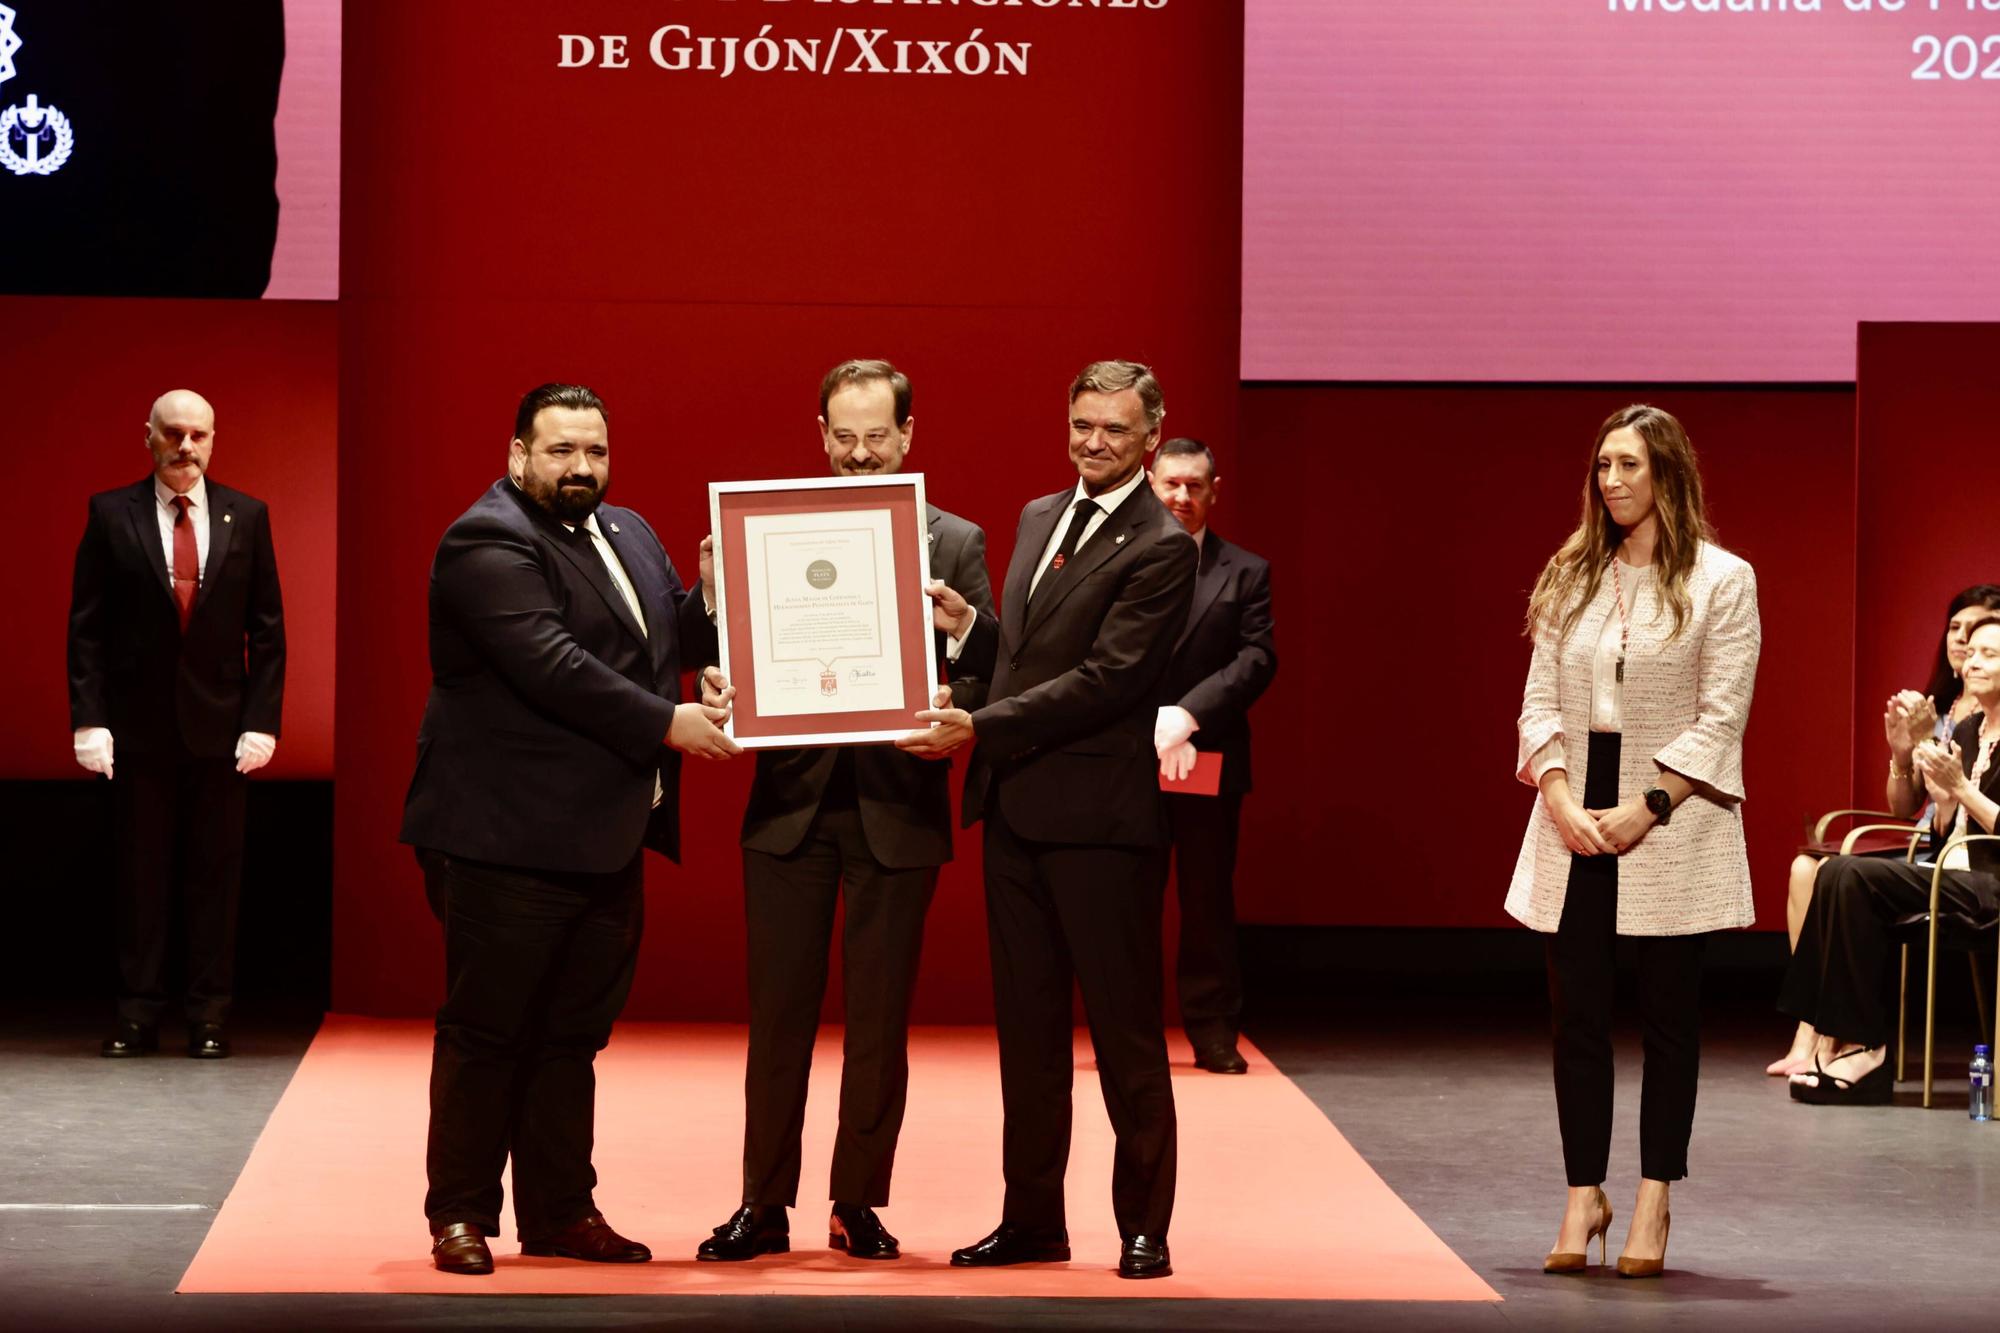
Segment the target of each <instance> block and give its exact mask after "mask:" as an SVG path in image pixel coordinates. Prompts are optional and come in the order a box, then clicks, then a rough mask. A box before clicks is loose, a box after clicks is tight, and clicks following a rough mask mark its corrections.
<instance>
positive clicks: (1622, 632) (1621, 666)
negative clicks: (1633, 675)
mask: <svg viewBox="0 0 2000 1333" xmlns="http://www.w3.org/2000/svg"><path fill="white" fill-rule="evenodd" d="M1611 596H1612V598H1613V599H1614V600H1615V601H1616V602H1617V603H1618V683H1619V684H1620V685H1623V684H1624V683H1625V652H1626V650H1627V649H1628V648H1629V647H1631V644H1632V622H1631V621H1630V620H1629V619H1627V618H1626V615H1625V580H1624V579H1623V578H1622V577H1620V576H1619V573H1618V553H1617V552H1616V551H1613V552H1612V553H1611Z"/></svg>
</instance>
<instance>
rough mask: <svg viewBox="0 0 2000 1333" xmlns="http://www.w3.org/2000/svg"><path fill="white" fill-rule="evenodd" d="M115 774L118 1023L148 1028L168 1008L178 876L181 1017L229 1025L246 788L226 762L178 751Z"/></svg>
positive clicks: (126, 764)
mask: <svg viewBox="0 0 2000 1333" xmlns="http://www.w3.org/2000/svg"><path fill="white" fill-rule="evenodd" d="M115 771H116V776H115V777H114V778H113V779H112V781H111V794H112V806H113V809H114V811H115V819H116V828H117V839H118V851H117V867H118V878H117V890H116V892H117V911H116V914H115V917H116V926H115V936H116V940H117V948H118V973H119V979H120V986H121V989H122V992H123V993H122V994H121V996H120V997H119V1001H118V1016H119V1017H120V1018H122V1019H125V1020H127V1021H129V1022H133V1023H137V1024H139V1025H141V1026H142V1027H152V1026H153V1025H155V1024H156V1023H158V1022H159V1021H160V1015H161V1014H162V1013H163V1012H164V1011H165V1010H166V1007H167V991H166V959H167V934H168V928H169V923H170V922H171V920H172V917H173V902H174V886H175V881H176V878H178V880H179V884H180V889H181V894H180V897H181V904H182V916H183V918H184V925H185V929H186V933H187V997H186V1012H187V1020H188V1022H189V1023H190V1024H193V1023H222V1022H226V1021H227V1020H228V1017H229V1002H230V999H231V996H232V992H233V989H234V983H235V977H236V912H237V904H238V902H239V901H240V899H241V897H242V887H243V803H244V791H245V788H246V787H247V786H248V783H247V782H246V780H245V779H244V777H243V775H242V774H241V773H238V772H237V771H236V764H235V762H234V761H233V760H228V759H197V758H194V757H193V756H191V755H188V754H186V753H185V752H180V753H176V754H171V755H164V756H158V757H139V756H134V757H132V758H129V759H120V760H119V761H118V763H117V766H116V770H115ZM177 872H178V873H177Z"/></svg>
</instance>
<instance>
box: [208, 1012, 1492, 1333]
mask: <svg viewBox="0 0 2000 1333" xmlns="http://www.w3.org/2000/svg"><path fill="white" fill-rule="evenodd" d="M1077 1041H1078V1045H1077V1079H1076V1108H1077V1116H1076V1137H1075V1146H1074V1149H1073V1151H1072V1153H1071V1158H1070V1171H1069V1225H1070V1239H1071V1244H1072V1247H1073V1250H1074V1253H1075V1260H1074V1262H1072V1263H1069V1264H1067V1265H1063V1264H1050V1265H1037V1266H1032V1267H1026V1268H1013V1269H955V1268H952V1267H950V1265H949V1262H948V1261H949V1258H950V1252H951V1250H952V1249H953V1248H954V1247H956V1246H959V1245H965V1244H969V1243H970V1242H972V1241H974V1240H977V1239H978V1238H979V1237H980V1236H981V1235H983V1234H985V1232H986V1231H987V1229H988V1228H989V1227H991V1226H992V1225H993V1224H994V1223H995V1222H997V1221H998V1220H999V1217H1000V1192H1001V1188H1000V1088H999V1070H998V1063H997V1056H996V1053H995V1050H994V1045H993V1034H992V1032H991V1031H990V1030H989V1029H981V1028H925V1029H919V1030H918V1031H917V1032H916V1033H914V1034H913V1035H912V1038H911V1066H912V1068H911V1077H910V1109H909V1116H908V1119H907V1120H906V1122H905V1125H904V1130H903V1140H902V1145H901V1148H900V1150H899V1152H898V1154H897V1160H896V1186H895V1201H894V1204H893V1206H892V1207H890V1208H888V1209H886V1210H884V1212H883V1220H884V1221H885V1222H886V1223H887V1224H888V1226H889V1228H890V1230H892V1231H894V1232H895V1233H896V1234H897V1236H899V1237H900V1238H901V1239H902V1242H903V1254H904V1257H903V1258H902V1259H901V1260H900V1261H897V1262H892V1263H876V1262H867V1261H863V1260H851V1259H848V1258H847V1257H846V1256H844V1255H841V1254H836V1253H833V1252H830V1251H828V1250H827V1249H826V1248H825V1239H824V1237H825V1232H824V1230H823V1229H822V1227H821V1219H822V1218H823V1217H824V1216H825V1203H824V1202H823V1200H822V1197H821V1196H822V1195H823V1193H824V1188H825V1181H826V1166H827V1161H828V1155H829V1152H830V1150H831V1148H830V1145H831V1140H832V1130H833V1106H834V1099H835V1095H836V1089H837V1087H838V1082H837V1080H838V1076H839V1069H840V1032H839V1030H838V1029H828V1030H826V1031H824V1032H822V1033H821V1037H820V1045H819V1049H818V1052H817V1054H816V1058H815V1061H814V1065H813V1083H812V1101H811V1105H810V1107H809V1109H808V1112H807V1116H806V1140H805V1161H806V1169H805V1179H804V1181H803V1183H802V1184H801V1187H800V1191H799V1193H800V1202H801V1204H802V1205H803V1206H801V1207H800V1208H798V1209H796V1210H795V1211H794V1212H793V1214H792V1240H793V1245H794V1249H793V1252H792V1253H791V1254H789V1255H782V1256H772V1257H766V1258H763V1259H758V1260H755V1261H753V1262H750V1263H744V1264H697V1263H696V1262H695V1261H694V1247H695V1245H696V1243H697V1242H699V1241H700V1240H701V1239H702V1238H703V1237H705V1236H706V1235H707V1234H708V1232H709V1229H710V1228H711V1227H713V1226H715V1225H716V1224H717V1223H719V1222H721V1221H722V1220H723V1219H724V1218H726V1217H727V1216H728V1215H729V1213H730V1211H731V1210H732V1209H733V1208H734V1207H735V1206H736V1200H737V1198H738V1197H739V1193H740V1189H741V1183H740V1180H741V1178H740V1174H739V1167H738V1154H739V1152H740V1150H741V1147H742V1133H743V1106H742V1097H743V1093H742V1089H743V1042H744V1032H743V1029H742V1028H739V1027H724V1026H683V1025H669V1024H628V1025H623V1026H621V1027H620V1028H619V1029H618V1033H617V1036H616V1037H614V1038H613V1040H612V1043H611V1046H610V1049H609V1050H607V1051H606V1052H605V1053H604V1054H603V1055H602V1056H600V1057H599V1058H598V1066H597V1068H598V1112H597V1168H598V1175H599V1177H600V1179H601V1181H602V1183H601V1185H600V1186H599V1189H598V1194H597V1198H598V1203H599V1204H600V1206H602V1207H603V1209H604V1212H605V1215H606V1216H607V1217H608V1218H609V1219H610V1220H611V1222H612V1224H613V1225H614V1226H616V1227H617V1228H618V1229H619V1230H620V1231H622V1232H624V1233H625V1234H626V1235H629V1236H632V1237H634V1238H635V1239H638V1240H642V1241H645V1242H646V1243H647V1244H649V1245H651V1246H652V1248H653V1252H654V1254H655V1256H656V1257H655V1259H654V1261H653V1262H652V1263H650V1264H636V1265H599V1264H585V1263H574V1262H567V1261H563V1260H556V1259H526V1258H522V1257H521V1255H520V1254H519V1253H518V1249H517V1243H516V1242H515V1240H514V1239H513V1238H512V1236H511V1217H510V1218H509V1219H508V1222H507V1224H508V1226H509V1227H510V1234H509V1236H508V1237H507V1238H506V1239H503V1240H501V1241H497V1242H495V1244H494V1256H495V1258H496V1260H497V1265H496V1270H497V1271H496V1272H495V1273H494V1274H493V1275H492V1276H491V1277H484V1278H468V1277H454V1276H447V1275H445V1274H442V1273H438V1272H436V1271H434V1270H433V1269H432V1268H431V1266H430V1262H429V1258H428V1249H429V1237H428V1235H427V1233H426V1229H425V1226H424V1219H423V1215H422V1208H421V1204H422V1199H423V1190H424V1169H423V1166H424V1164H423V1145H424V1117H425V1086H426V1076H427V1070H428V1067H429V1059H430V1027H429V1024H427V1023H422V1022H386V1021H379V1020H373V1019H360V1018H348V1017H343V1016H340V1015H333V1016H330V1017H328V1019H327V1020H326V1024H325V1026H324V1027H322V1028H321V1029H320V1033H319V1036H318V1037H317V1038H316V1039H315V1040H314V1042H313V1044H312V1048H311V1049H310V1050H309V1051H308V1052H307V1053H306V1056H305V1059H304V1061H303V1063H301V1064H300V1066H299V1070H298V1073H297V1075H296V1076H295V1077H294V1078H293V1079H292V1083H291V1086H290V1087H289V1088H288V1089H287V1090H286V1092H285V1095H284V1098H283V1099H282V1100H281V1101H280V1102H279V1103H278V1107H277V1109H276V1110H275V1111H274V1112H272V1114H271V1120H270V1123H269V1124H268V1125H266V1126H265V1127H264V1133H263V1136H262V1137H261V1138H260V1139H259V1140H258V1142H257V1146H256V1149H255V1150H254V1151H253V1152H252V1153H251V1155H250V1161H249V1163H248V1164H247V1165H246V1166H245V1167H244V1168H243V1174H242V1176H241V1177H240V1178H239V1179H238V1180H237V1182H236V1188H235V1189H234V1191H232V1192H231V1194H230V1195H229V1198H228V1200H227V1201H226V1202H225V1203H224V1204H223V1206H222V1211H221V1213H220V1214H219V1215H218V1216H217V1218H216V1221H215V1225H214V1226H213V1227H212V1228H211V1229H210V1231H209V1233H208V1239H207V1240H206V1241H205V1242H204V1243H203V1245H202V1247H201V1252H200V1253H199V1254H197V1255H196V1256H195V1260H194V1263H193V1264H192V1265H191V1266H190V1267H189V1268H188V1271H187V1274H186V1275H185V1276H184V1277H183V1278H182V1279H181V1284H180V1290H181V1291H184V1292H231V1291H233V1292H275V1291H296V1292H448V1293H451V1294H454V1295H475V1294H488V1295H523V1294H529V1293H556V1294H567V1295H588V1294H603V1295H609V1294H658V1295H662V1296H670V1295H674V1294H676V1293H683V1292H688V1293H699V1294H703V1295H730V1294H743V1295H752V1294H756V1295H768V1294H782V1295H792V1296H813V1295H841V1296H862V1295H870V1296H1107V1297H1120V1296H1146V1297H1175V1296H1179V1297H1226V1298H1231V1299H1251V1298H1284V1299H1291V1300H1425V1301H1457V1300H1463V1301H1491V1300H1498V1299H1499V1296H1498V1294H1497V1293H1495V1292H1494V1291H1493V1289H1492V1288H1491V1287H1489V1286H1487V1285H1486V1283H1485V1282H1484V1281H1482V1280H1481V1279H1480V1278H1479V1277H1478V1275H1477V1274H1475V1273H1474V1272H1473V1271H1472V1270H1471V1269H1469V1268H1467V1267H1466V1266H1465V1264H1464V1263H1463V1262H1462V1261H1461V1260H1460V1259H1459V1258H1458V1257H1457V1256H1456V1255H1454V1254H1453V1253H1452V1252H1451V1251H1450V1250H1449V1249H1447V1248H1446V1247H1445V1245H1444V1243H1443V1242H1442V1241H1440V1240H1439V1239H1438V1238H1437V1237H1436V1236H1435V1235H1433V1234H1432V1233H1431V1231H1430V1229H1429V1228H1428V1227H1426V1226H1425V1225H1424V1224H1423V1222H1422V1221H1421V1220H1420V1219H1419V1218H1418V1217H1417V1215H1416V1214H1415V1213H1413V1212H1411V1211H1410V1209H1409V1208H1408V1207H1406V1206H1405V1205H1404V1203H1403V1202H1402V1200H1400V1199H1398V1198H1397V1197H1396V1196H1395V1194H1394V1193H1392V1192H1391V1191H1390V1189H1389V1187H1388V1186H1387V1185H1385V1184H1383V1183H1382V1180H1381V1178H1380V1177H1379V1176H1377V1175H1376V1174H1375V1173H1374V1172H1373V1171H1372V1170H1370V1169H1369V1167H1368V1164H1367V1163H1366V1162H1364V1161H1362V1160H1361V1157H1360V1155H1359V1154H1358V1153H1356V1152H1355V1151H1354V1149H1353V1148H1351V1147H1349V1146H1348V1143H1347V1140H1346V1139H1344V1138H1342V1137H1341V1135H1340V1132H1339V1131H1338V1130H1336V1129H1335V1128H1334V1127H1333V1125H1332V1124H1331V1123H1329V1122H1328V1120H1327V1119H1326V1117H1325V1116H1324V1115H1322V1114H1321V1113H1320V1112H1319V1110H1318V1109H1317V1108H1315V1107H1314V1106H1313V1104H1312V1103H1311V1102H1310V1101H1308V1100H1307V1098H1306V1096H1305V1094H1304V1093H1302V1092H1300V1091H1299V1090H1298V1088H1296V1087H1294V1086H1293V1085H1292V1083H1291V1081H1290V1080H1288V1079H1287V1078H1286V1077H1285V1076H1284V1075H1283V1074H1281V1073H1279V1072H1278V1071H1277V1070H1276V1069H1275V1068H1273V1067H1272V1066H1271V1064H1270V1062H1269V1061H1267V1060H1265V1059H1264V1058H1263V1056H1262V1055H1261V1053H1259V1052H1257V1051H1256V1050H1255V1049H1254V1048H1251V1047H1250V1046H1249V1044H1248V1043H1245V1048H1244V1054H1245V1055H1246V1056H1248V1057H1249V1059H1250V1073H1249V1074H1248V1075H1247V1076H1245V1077H1240V1078H1227V1077H1218V1076H1216V1075H1212V1074H1204V1073H1202V1072H1200V1071H1199V1070H1196V1069H1194V1068H1193V1067H1192V1065H1191V1064H1190V1063H1189V1060H1190V1058H1191V1057H1190V1055H1189V1052H1188V1049H1187V1046H1186V1044H1185V1043H1184V1042H1183V1041H1181V1040H1180V1038H1179V1035H1178V1034H1174V1044H1173V1050H1174V1053H1175V1060H1176V1066H1175V1069H1174V1098H1175V1102H1176V1105H1177V1107H1178V1109H1179V1116H1180V1189H1179V1197H1178V1202H1177V1204H1176V1206H1175V1210H1174V1225H1173V1231H1172V1233H1171V1236H1170V1239H1171V1241H1172V1244H1173V1253H1174V1268H1175V1276H1173V1277H1171V1278H1166V1279H1162V1280H1158V1281H1152V1282H1125V1281H1121V1280H1119V1279H1118V1278H1117V1277H1116V1276H1114V1275H1113V1272H1112V1269H1113V1267H1114V1266H1115V1264H1116V1263H1117V1258H1118V1235H1117V1229H1116V1227H1115V1226H1114V1225H1113V1224H1112V1220H1111V1129H1110V1125H1109V1123H1108V1122H1107V1121H1106V1119H1105V1114H1104V1103H1103V1100H1102V1098H1101V1097H1100V1096H1099V1094H1098V1091H1097V1086H1096V1084H1097V1076H1096V1073H1095V1070H1094V1067H1093V1066H1092V1064H1091V1057H1090V1047H1089V1041H1088V1038H1087V1037H1085V1036H1084V1035H1083V1034H1081V1033H1079V1034H1078V1038H1077Z"/></svg>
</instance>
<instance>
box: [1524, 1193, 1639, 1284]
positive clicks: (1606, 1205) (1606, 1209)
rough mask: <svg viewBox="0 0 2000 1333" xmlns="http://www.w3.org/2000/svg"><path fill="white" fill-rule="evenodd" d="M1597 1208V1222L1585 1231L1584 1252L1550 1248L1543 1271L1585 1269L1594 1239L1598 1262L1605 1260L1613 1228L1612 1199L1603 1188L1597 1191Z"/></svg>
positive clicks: (1620, 1260) (1569, 1271)
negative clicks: (1607, 1196)
mask: <svg viewBox="0 0 2000 1333" xmlns="http://www.w3.org/2000/svg"><path fill="white" fill-rule="evenodd" d="M1597 1208H1598V1214H1597V1224H1596V1225H1595V1226H1593V1227H1591V1229H1590V1230H1589V1231H1587V1232H1585V1233H1584V1236H1583V1253H1582V1254H1577V1253H1575V1252H1574V1251H1571V1250H1550V1251H1549V1257H1548V1258H1546V1259H1544V1260H1542V1271H1543V1272H1544V1273H1581V1272H1583V1270H1584V1269H1586V1268H1589V1267H1590V1242H1591V1241H1593V1240H1595V1241H1596V1242H1597V1262H1598V1263H1600V1264H1601V1263H1603V1262H1604V1255H1605V1251H1606V1250H1607V1249H1608V1248H1609V1247H1610V1245H1611V1238H1610V1237H1609V1236H1608V1235H1607V1234H1606V1233H1607V1232H1609V1231H1610V1230H1611V1200H1609V1199H1607V1198H1605V1197H1604V1190H1603V1189H1602V1188H1599V1189H1598V1191H1597ZM1618 1262H1619V1263H1621V1264H1623V1263H1624V1262H1625V1261H1624V1259H1622V1258H1621V1259H1619V1261H1618Z"/></svg>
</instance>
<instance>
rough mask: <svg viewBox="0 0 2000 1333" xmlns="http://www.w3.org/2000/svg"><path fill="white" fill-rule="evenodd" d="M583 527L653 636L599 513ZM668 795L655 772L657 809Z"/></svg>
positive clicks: (613, 583) (570, 526)
mask: <svg viewBox="0 0 2000 1333" xmlns="http://www.w3.org/2000/svg"><path fill="white" fill-rule="evenodd" d="M563 526H564V527H566V528H568V529H569V530H570V531H571V532H575V531H576V530H577V527H578V525H577V524H575V523H565V524H563ZM582 527H583V530H584V531H585V532H587V533H589V534H590V544H591V545H592V546H593V547H595V548H596V549H597V556H598V558H599V559H600V560H602V561H603V562H604V571H605V572H606V573H607V574H609V575H611V586H612V587H614V588H616V589H618V595H619V596H621V597H623V598H624V599H625V606H626V609H628V610H629V611H631V613H632V619H634V620H636V621H638V622H639V633H641V634H643V635H645V636H646V637H648V638H650V637H652V631H650V630H648V629H647V628H646V613H645V612H644V611H641V610H640V609H639V594H638V593H637V592H636V591H635V590H634V589H633V587H632V579H631V576H630V575H628V574H626V572H625V566H624V565H623V564H621V563H619V560H618V552H616V551H614V550H612V549H611V543H610V542H609V541H607V540H605V537H604V529H602V528H600V527H598V526H597V515H596V514H595V513H594V512H593V513H591V514H588V515H586V516H585V517H584V520H583V523H582ZM666 795H667V789H666V787H665V785H664V784H662V783H661V781H660V775H659V774H658V773H657V772H655V773H654V774H653V806H654V808H655V809H657V808H658V807H659V804H660V802H661V801H663V800H665V799H666Z"/></svg>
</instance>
